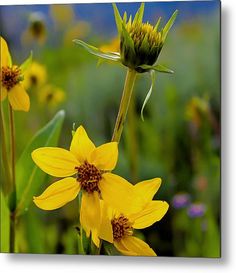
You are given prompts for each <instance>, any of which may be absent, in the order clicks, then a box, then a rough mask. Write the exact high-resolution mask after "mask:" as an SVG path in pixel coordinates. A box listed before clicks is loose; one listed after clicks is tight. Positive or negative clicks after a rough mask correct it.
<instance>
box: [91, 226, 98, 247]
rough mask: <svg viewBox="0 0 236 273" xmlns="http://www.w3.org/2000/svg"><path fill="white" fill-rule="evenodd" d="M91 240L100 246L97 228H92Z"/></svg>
mask: <svg viewBox="0 0 236 273" xmlns="http://www.w3.org/2000/svg"><path fill="white" fill-rule="evenodd" d="M92 241H93V243H94V244H95V246H96V247H97V248H99V246H100V239H99V238H98V230H97V229H94V230H92Z"/></svg>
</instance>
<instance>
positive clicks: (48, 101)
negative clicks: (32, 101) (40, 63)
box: [38, 84, 65, 108]
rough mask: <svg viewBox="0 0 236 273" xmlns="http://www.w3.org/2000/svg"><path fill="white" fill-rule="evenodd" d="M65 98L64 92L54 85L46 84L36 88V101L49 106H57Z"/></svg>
mask: <svg viewBox="0 0 236 273" xmlns="http://www.w3.org/2000/svg"><path fill="white" fill-rule="evenodd" d="M64 100H65V92H64V91H63V90H62V89H61V88H59V87H56V86H54V85H51V84H47V85H45V86H43V87H42V88H40V89H39V90H38V101H39V103H40V104H42V105H48V106H49V107H51V108H54V107H56V106H58V105H59V104H60V103H62V102H63V101H64Z"/></svg>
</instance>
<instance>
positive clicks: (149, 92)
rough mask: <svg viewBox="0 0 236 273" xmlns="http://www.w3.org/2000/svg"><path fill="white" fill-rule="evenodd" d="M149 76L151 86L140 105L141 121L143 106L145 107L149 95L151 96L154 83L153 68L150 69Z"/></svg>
mask: <svg viewBox="0 0 236 273" xmlns="http://www.w3.org/2000/svg"><path fill="white" fill-rule="evenodd" d="M150 76H151V87H150V89H149V91H148V93H147V96H146V98H145V100H144V102H143V106H142V109H141V119H142V121H144V117H143V111H144V108H145V106H146V104H147V102H148V101H149V99H150V96H151V94H152V90H153V86H154V83H155V72H154V70H151V71H150Z"/></svg>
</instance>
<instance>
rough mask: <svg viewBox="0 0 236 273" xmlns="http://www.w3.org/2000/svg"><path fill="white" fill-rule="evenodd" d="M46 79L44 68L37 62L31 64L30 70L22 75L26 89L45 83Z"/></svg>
mask: <svg viewBox="0 0 236 273" xmlns="http://www.w3.org/2000/svg"><path fill="white" fill-rule="evenodd" d="M46 79H47V71H46V68H45V67H44V66H43V65H42V64H40V63H37V62H33V63H32V64H31V67H30V70H28V71H27V72H26V73H25V75H24V86H25V88H26V89H28V88H31V87H36V88H37V87H40V86H42V85H43V84H45V82H46Z"/></svg>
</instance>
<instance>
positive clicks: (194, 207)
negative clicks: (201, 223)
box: [188, 203, 206, 218]
mask: <svg viewBox="0 0 236 273" xmlns="http://www.w3.org/2000/svg"><path fill="white" fill-rule="evenodd" d="M205 212H206V206H205V205H204V204H201V203H194V204H191V205H190V206H189V208H188V216H189V217H191V218H197V217H202V216H203V215H204V214H205Z"/></svg>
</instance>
